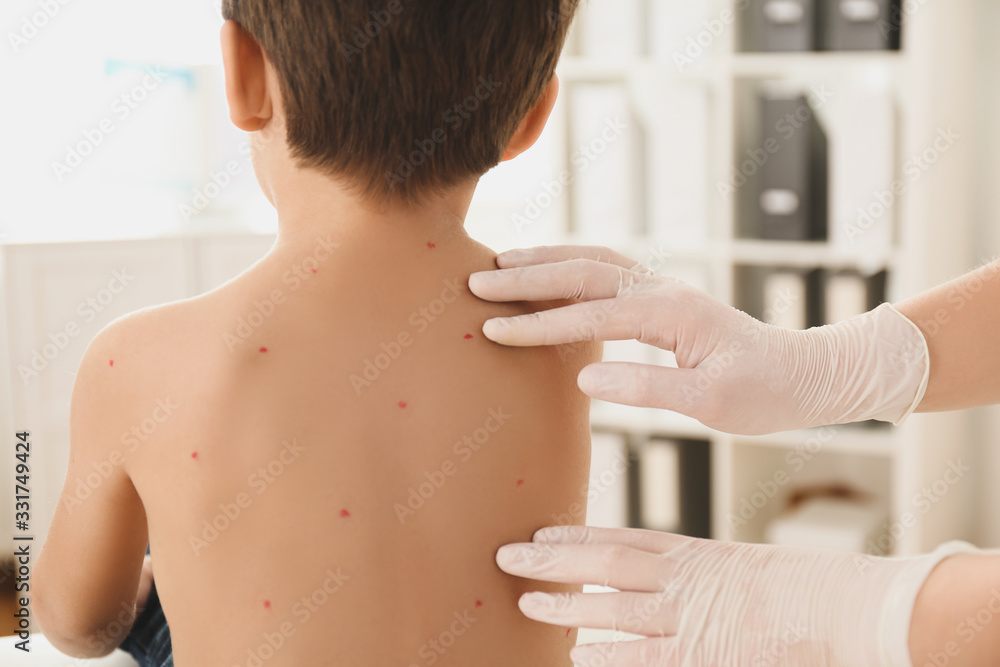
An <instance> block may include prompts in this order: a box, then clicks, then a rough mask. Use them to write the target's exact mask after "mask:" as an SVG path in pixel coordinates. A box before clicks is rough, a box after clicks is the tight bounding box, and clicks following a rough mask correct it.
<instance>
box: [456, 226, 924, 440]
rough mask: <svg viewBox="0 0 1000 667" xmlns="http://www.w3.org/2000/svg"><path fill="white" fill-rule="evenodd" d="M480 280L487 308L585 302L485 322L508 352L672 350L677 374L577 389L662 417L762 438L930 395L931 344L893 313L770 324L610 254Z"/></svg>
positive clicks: (651, 369)
mask: <svg viewBox="0 0 1000 667" xmlns="http://www.w3.org/2000/svg"><path fill="white" fill-rule="evenodd" d="M497 266H499V267H500V268H501V269H503V270H500V271H487V272H481V273H474V274H473V275H472V276H471V277H470V279H469V288H470V289H471V290H472V292H473V293H474V294H476V296H478V297H480V298H482V299H486V300H488V301H536V300H548V299H565V298H569V299H580V300H582V301H583V303H576V304H573V305H570V306H566V307H563V308H557V309H554V310H548V311H544V312H541V313H535V314H531V315H524V316H520V317H513V318H496V319H492V320H488V321H487V322H486V324H485V325H484V327H483V333H484V334H485V335H486V336H487V337H488V338H490V339H491V340H494V341H496V342H498V343H502V344H504V345H517V346H525V345H555V344H564V343H573V342H578V341H582V340H628V339H633V338H634V339H636V340H639V341H641V342H643V343H648V344H650V345H655V346H657V347H660V348H663V349H665V350H670V351H673V352H674V354H675V356H676V357H677V364H678V366H679V368H676V369H675V368H663V367H658V366H648V365H642V364H633V363H600V364H593V365H591V366H588V367H587V368H585V369H583V371H581V373H580V376H579V379H578V382H579V385H580V389H582V390H583V391H584V392H585V393H587V394H589V395H590V396H592V397H594V398H598V399H601V400H604V401H611V402H614V403H625V404H628V405H638V406H647V407H657V408H664V409H668V410H674V411H676V412H681V413H684V414H686V415H689V416H691V417H694V418H695V419H698V420H699V421H701V422H702V423H703V424H705V425H706V426H709V427H711V428H714V429H717V430H720V431H726V432H729V433H738V434H745V435H757V434H763V433H773V432H776V431H786V430H792V429H796V428H807V427H812V426H820V425H826V424H843V423H848V422H855V421H864V420H867V419H879V420H882V421H889V422H894V423H897V424H898V423H900V422H901V421H902V420H903V419H905V418H906V417H907V416H908V415H909V414H910V413H911V412H912V411H913V410H914V409H916V407H917V405H919V403H920V401H921V399H922V398H923V395H924V391H925V390H926V388H927V380H928V377H929V372H930V369H929V353H928V350H927V342H926V340H925V339H924V336H923V334H922V333H921V332H920V330H919V329H918V328H917V327H916V325H914V324H913V323H912V322H910V321H909V320H908V319H906V318H905V317H904V316H903V315H901V314H900V313H899V312H898V311H896V309H895V308H893V307H892V306H891V305H889V304H883V305H882V306H880V307H879V308H877V309H875V310H873V311H872V312H870V313H866V314H864V315H860V316H858V317H855V318H853V319H851V320H847V321H846V322H841V323H838V324H833V325H828V326H824V327H817V328H814V329H809V330H808V331H793V330H789V329H780V328H778V327H774V326H771V325H768V324H764V323H762V322H759V321H758V320H755V319H754V318H752V317H750V316H749V315H747V314H746V313H743V312H741V311H738V310H736V309H735V308H732V307H730V306H728V305H726V304H724V303H722V302H720V301H717V300H716V299H713V298H712V297H710V296H708V295H707V294H704V293H703V292H700V291H698V290H696V289H694V288H693V287H690V286H688V285H685V284H684V283H682V282H680V281H678V280H675V279H672V278H666V277H662V276H658V275H656V274H654V273H653V272H651V271H649V270H648V269H646V268H645V267H643V266H641V265H639V264H637V263H636V262H635V261H633V260H631V259H629V258H627V257H624V256H622V255H620V254H618V253H616V252H614V251H612V250H608V249H607V248H593V247H579V246H558V247H552V248H535V249H533V250H527V251H525V250H514V251H510V252H506V253H503V254H501V255H500V256H499V257H498V258H497Z"/></svg>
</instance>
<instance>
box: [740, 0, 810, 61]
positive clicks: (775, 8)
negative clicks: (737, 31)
mask: <svg viewBox="0 0 1000 667" xmlns="http://www.w3.org/2000/svg"><path fill="white" fill-rule="evenodd" d="M818 1H819V0H750V6H749V7H748V8H747V10H746V11H747V18H748V21H747V30H746V33H745V37H744V39H745V42H746V43H745V47H746V50H747V51H813V50H815V49H816V48H818V46H819V21H818V9H817V2H818Z"/></svg>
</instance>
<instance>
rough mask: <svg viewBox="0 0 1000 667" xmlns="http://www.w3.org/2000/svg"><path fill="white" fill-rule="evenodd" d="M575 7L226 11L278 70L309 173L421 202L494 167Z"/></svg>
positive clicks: (274, 3) (286, 2)
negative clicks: (430, 195)
mask: <svg viewBox="0 0 1000 667" xmlns="http://www.w3.org/2000/svg"><path fill="white" fill-rule="evenodd" d="M578 2H579V0H223V2H222V12H223V16H224V17H225V18H226V19H232V20H234V21H236V22H237V23H238V24H239V25H240V26H241V27H242V28H243V29H244V30H245V31H246V32H247V33H249V34H250V35H251V36H252V37H254V39H256V40H257V42H258V43H259V44H260V45H261V47H262V48H263V50H264V52H265V53H266V54H267V57H268V59H269V60H270V61H271V63H272V64H273V65H274V67H275V69H276V71H277V74H278V77H279V80H280V83H281V91H282V95H283V97H284V107H285V114H286V117H287V126H288V144H289V147H290V150H291V152H292V155H293V157H294V158H295V159H296V160H297V161H298V164H299V165H300V166H303V167H311V168H315V169H319V170H321V171H323V172H325V173H328V174H330V175H331V176H334V177H337V178H339V179H342V180H344V182H345V183H347V184H349V185H350V186H351V187H352V188H354V189H355V190H356V191H357V192H358V193H361V194H363V195H365V196H366V197H369V198H371V199H375V200H381V201H386V200H391V199H397V198H399V199H406V200H409V201H418V200H419V199H421V198H422V196H423V195H425V194H428V193H431V192H437V191H440V190H442V189H444V188H447V187H450V186H453V185H457V184H459V183H462V182H465V181H469V180H472V179H474V178H477V177H479V176H481V175H482V174H484V173H485V172H486V171H488V170H489V169H491V168H492V167H494V166H496V165H497V164H498V163H499V162H500V159H501V157H502V156H503V152H504V149H505V148H506V146H507V144H508V142H509V141H510V139H511V137H512V136H513V134H514V132H515V130H516V129H517V127H518V125H519V124H520V121H521V120H522V119H523V118H524V117H525V116H526V115H527V113H528V112H529V111H530V110H531V109H532V107H533V106H534V105H535V104H536V103H537V102H538V100H539V99H540V97H541V94H542V92H543V91H544V90H545V87H546V86H547V84H548V83H549V82H550V80H551V78H552V75H553V72H554V70H555V66H556V62H557V60H558V58H559V53H560V52H561V50H562V46H563V43H564V41H565V38H566V33H567V30H568V28H569V24H570V22H571V20H572V17H573V15H574V13H575V12H576V8H577V5H578Z"/></svg>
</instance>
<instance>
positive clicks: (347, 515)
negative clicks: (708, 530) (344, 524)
mask: <svg viewBox="0 0 1000 667" xmlns="http://www.w3.org/2000/svg"><path fill="white" fill-rule="evenodd" d="M340 516H342V517H344V518H345V519H346V518H347V517H349V516H351V513H350V512H348V511H347V510H340Z"/></svg>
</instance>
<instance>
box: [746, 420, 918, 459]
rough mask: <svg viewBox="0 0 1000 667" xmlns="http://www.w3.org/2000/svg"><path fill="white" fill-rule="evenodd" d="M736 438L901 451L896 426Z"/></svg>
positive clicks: (853, 450) (787, 445)
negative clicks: (894, 427) (898, 445)
mask: <svg viewBox="0 0 1000 667" xmlns="http://www.w3.org/2000/svg"><path fill="white" fill-rule="evenodd" d="M733 442H734V444H736V445H741V446H752V447H772V448H779V449H788V450H795V449H798V448H803V447H810V448H815V447H820V448H821V450H822V451H824V452H830V453H840V454H860V455H865V456H879V457H891V456H893V455H895V453H896V452H897V451H898V447H897V443H898V442H899V438H898V435H897V433H896V431H895V430H894V429H892V428H887V427H882V426H877V427H871V426H865V425H862V424H845V425H840V426H826V427H822V428H812V429H802V430H797V431H786V432H784V433H773V434H771V435H755V436H735V437H734V440H733Z"/></svg>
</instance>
